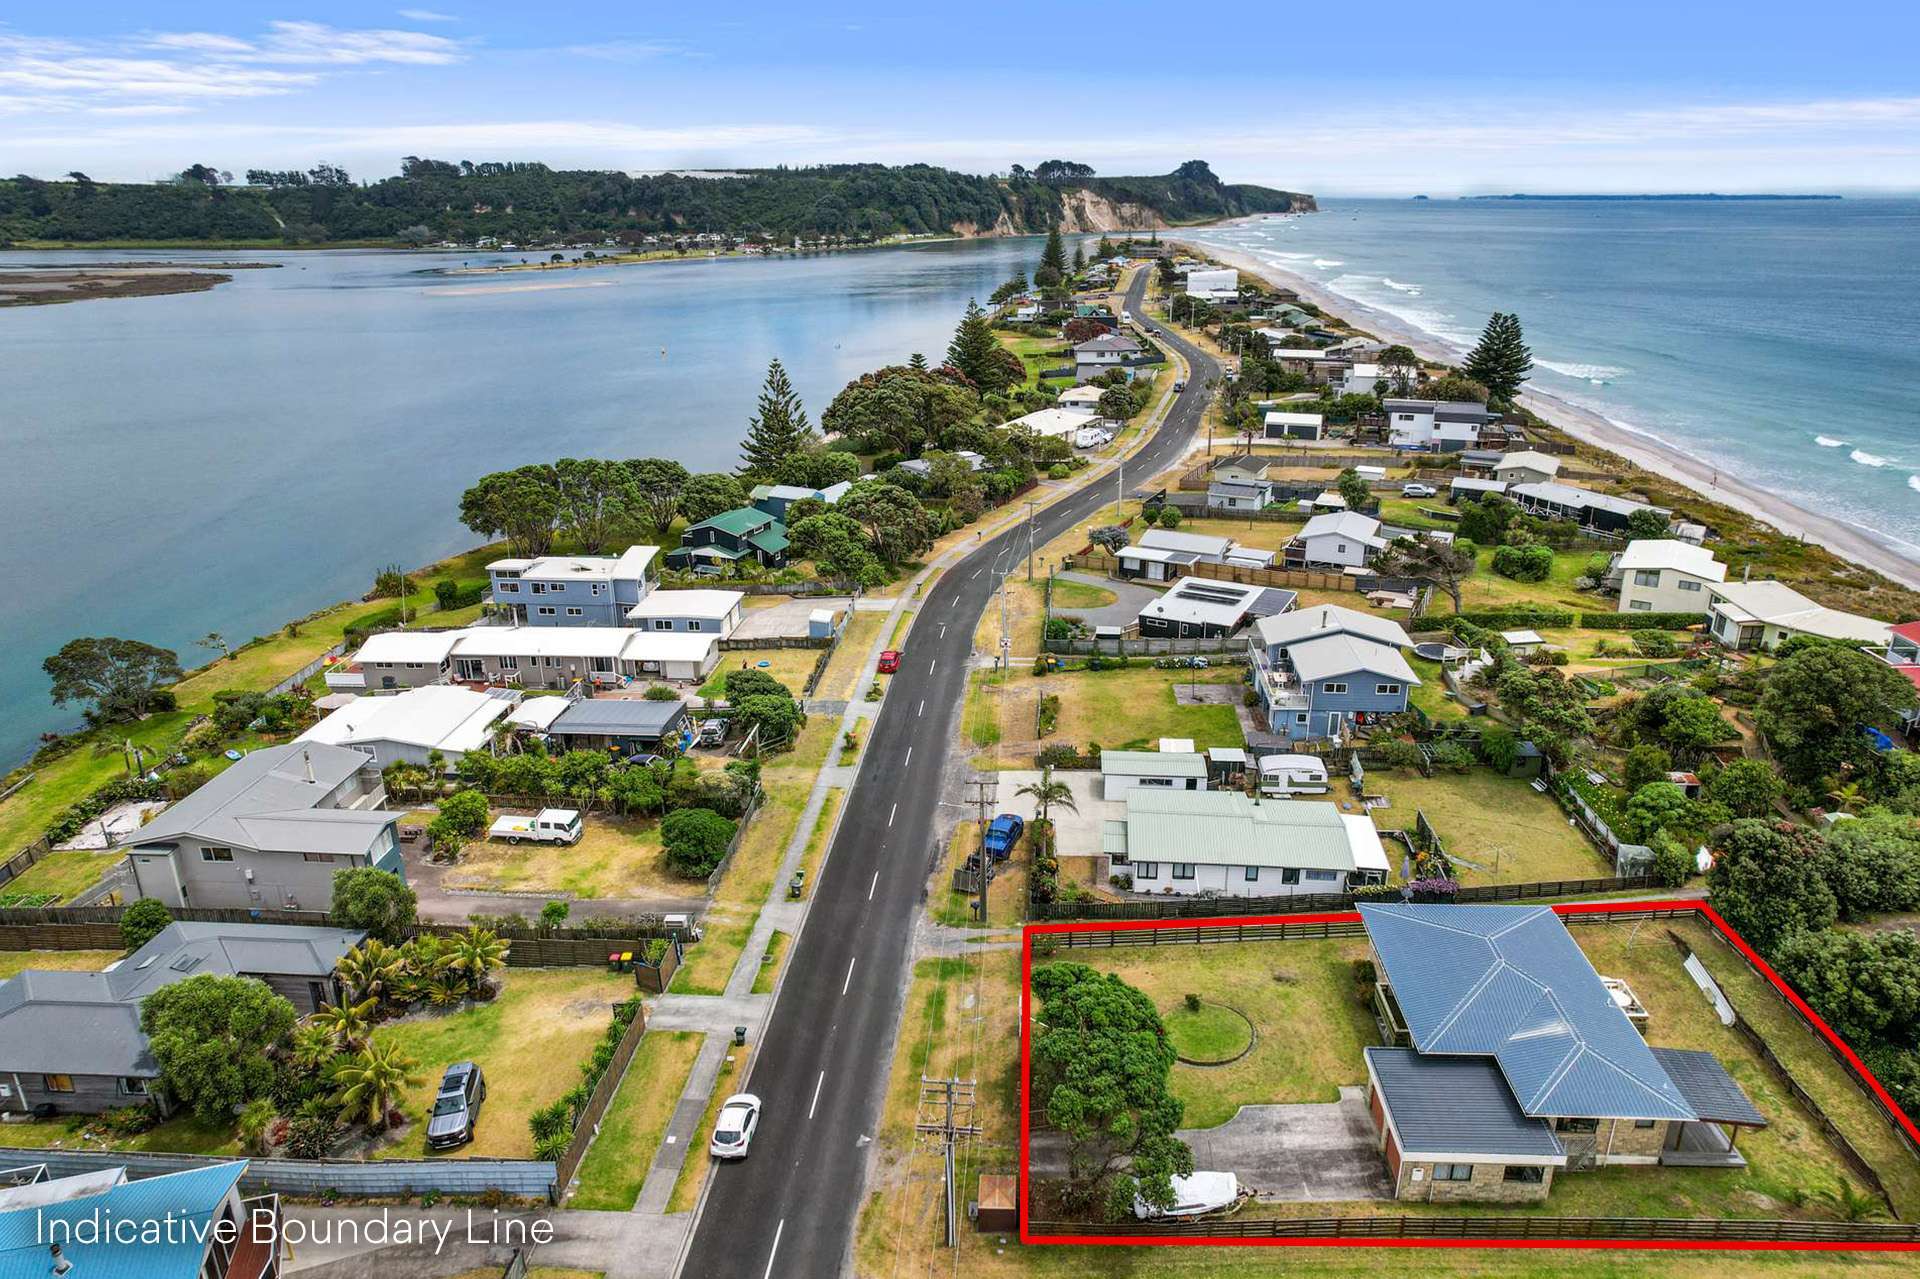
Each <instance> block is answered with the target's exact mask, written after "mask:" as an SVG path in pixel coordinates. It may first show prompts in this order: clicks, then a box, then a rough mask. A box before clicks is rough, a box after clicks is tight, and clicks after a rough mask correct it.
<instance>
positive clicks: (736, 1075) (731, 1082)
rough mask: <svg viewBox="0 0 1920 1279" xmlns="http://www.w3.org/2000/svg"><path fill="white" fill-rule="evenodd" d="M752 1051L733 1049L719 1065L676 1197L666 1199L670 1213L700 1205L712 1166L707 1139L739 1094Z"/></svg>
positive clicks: (675, 1181)
mask: <svg viewBox="0 0 1920 1279" xmlns="http://www.w3.org/2000/svg"><path fill="white" fill-rule="evenodd" d="M752 1051H753V1050H752V1048H751V1047H744V1048H733V1049H730V1050H729V1051H728V1053H727V1055H726V1058H725V1060H723V1061H722V1062H721V1063H720V1073H719V1074H718V1075H717V1076H715V1077H714V1081H713V1092H712V1093H711V1094H710V1095H709V1096H708V1097H707V1108H706V1109H705V1110H704V1111H702V1112H701V1114H700V1126H699V1127H698V1128H696V1129H694V1130H693V1134H694V1135H693V1140H691V1141H689V1142H688V1143H687V1153H686V1158H685V1160H684V1162H682V1163H681V1165H680V1174H679V1175H678V1176H676V1177H675V1178H674V1179H673V1193H672V1194H670V1195H668V1196H667V1211H668V1212H670V1213H672V1212H690V1211H692V1209H693V1206H694V1204H695V1203H697V1202H699V1199H700V1187H701V1185H702V1184H704V1183H705V1182H706V1179H707V1168H708V1166H709V1165H710V1164H711V1163H712V1160H710V1159H709V1158H708V1157H707V1136H708V1134H709V1133H711V1132H712V1131H713V1121H714V1119H715V1118H716V1117H718V1116H719V1114H720V1107H721V1106H722V1105H724V1104H725V1103H726V1100H727V1098H728V1097H731V1096H732V1095H733V1094H734V1093H735V1092H737V1091H739V1088H740V1080H742V1079H745V1078H746V1077H747V1059H748V1057H749V1055H750V1054H751V1053H752Z"/></svg>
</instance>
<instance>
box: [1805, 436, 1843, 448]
mask: <svg viewBox="0 0 1920 1279" xmlns="http://www.w3.org/2000/svg"><path fill="white" fill-rule="evenodd" d="M1813 442H1814V443H1815V444H1818V445H1819V446H1820V447H1821V448H1823V449H1843V448H1845V447H1847V442H1846V441H1845V440H1836V439H1834V438H1833V437H1832V436H1831V435H1816V436H1814V437H1813Z"/></svg>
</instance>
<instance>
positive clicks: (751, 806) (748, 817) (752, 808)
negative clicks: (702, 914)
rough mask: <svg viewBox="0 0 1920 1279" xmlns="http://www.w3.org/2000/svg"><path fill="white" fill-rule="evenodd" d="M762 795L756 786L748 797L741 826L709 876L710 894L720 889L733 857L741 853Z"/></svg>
mask: <svg viewBox="0 0 1920 1279" xmlns="http://www.w3.org/2000/svg"><path fill="white" fill-rule="evenodd" d="M762 793H763V792H762V791H761V789H760V788H759V787H758V786H755V787H754V788H753V794H751V795H749V796H747V806H746V808H745V809H744V810H743V811H742V812H741V814H740V823H739V825H737V826H735V827H734V828H733V838H732V839H730V840H728V841H727V851H726V852H724V853H722V854H721V855H720V864H719V865H717V866H715V867H714V868H713V871H712V873H711V874H709V875H708V876H707V891H708V892H709V893H711V892H713V890H714V889H716V888H718V887H720V877H721V876H722V875H724V874H726V873H727V866H728V864H729V863H731V862H732V861H733V855H734V854H735V853H737V852H739V851H740V841H741V840H743V839H745V838H746V837H747V824H748V823H749V822H751V821H752V820H753V815H754V813H755V812H756V811H757V810H758V809H759V807H760V798H761V795H762Z"/></svg>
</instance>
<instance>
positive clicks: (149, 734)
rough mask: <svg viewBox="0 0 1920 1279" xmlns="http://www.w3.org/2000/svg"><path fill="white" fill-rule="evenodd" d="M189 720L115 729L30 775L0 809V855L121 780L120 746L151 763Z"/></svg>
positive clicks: (158, 719)
mask: <svg viewBox="0 0 1920 1279" xmlns="http://www.w3.org/2000/svg"><path fill="white" fill-rule="evenodd" d="M192 719H193V716H192V715H191V714H190V713H188V712H186V711H168V712H165V713H163V714H157V715H149V716H148V717H147V718H146V719H143V720H141V721H140V722H139V723H138V724H117V725H115V726H114V728H113V731H112V733H111V734H110V735H109V736H107V737H104V738H100V739H97V740H93V741H83V742H81V744H80V745H79V746H78V747H76V748H75V749H73V750H71V751H69V752H67V753H66V754H65V755H62V756H60V757H59V758H58V759H55V760H51V761H49V762H47V763H46V764H43V765H41V766H40V767H38V768H37V769H35V771H34V776H33V780H32V781H30V782H28V783H27V784H26V785H25V786H22V787H21V788H20V789H19V790H17V791H15V792H14V793H13V794H12V795H11V796H9V797H8V798H7V800H6V801H5V802H4V803H0V851H4V853H5V855H7V856H12V855H13V853H14V852H15V850H17V849H21V848H24V847H26V846H27V845H28V844H30V843H32V842H33V841H34V840H36V839H38V838H40V835H41V833H42V832H43V831H45V830H46V828H47V824H48V823H49V822H51V821H53V819H54V818H56V817H58V816H59V815H60V814H61V813H62V812H63V811H65V810H66V809H67V808H69V807H71V806H72V805H74V804H76V803H78V802H79V801H80V800H82V799H84V798H86V797H87V795H89V794H90V793H92V792H93V791H94V790H96V789H98V788H99V787H101V786H104V785H106V784H107V783H108V782H110V781H113V780H114V779H115V778H119V777H125V776H126V775H127V768H126V764H125V762H124V759H123V757H122V755H121V749H120V748H121V743H122V742H123V741H131V742H133V744H134V745H136V746H143V747H145V748H146V749H147V751H148V755H147V758H148V759H149V760H151V759H153V758H154V757H155V756H156V755H160V754H164V753H165V752H166V751H168V750H170V749H171V748H172V747H173V744H174V743H175V742H176V741H178V740H179V737H180V734H181V733H183V732H185V731H186V727H187V725H188V724H189V723H190V722H191V721H192Z"/></svg>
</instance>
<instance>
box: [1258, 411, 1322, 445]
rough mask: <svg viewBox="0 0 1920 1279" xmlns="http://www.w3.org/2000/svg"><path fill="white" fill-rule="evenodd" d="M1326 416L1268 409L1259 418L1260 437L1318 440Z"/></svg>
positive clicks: (1320, 436) (1320, 437) (1268, 438)
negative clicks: (1265, 413)
mask: <svg viewBox="0 0 1920 1279" xmlns="http://www.w3.org/2000/svg"><path fill="white" fill-rule="evenodd" d="M1325 434H1326V418H1325V417H1323V416H1322V415H1321V414H1319V413H1282V412H1280V411H1279V410H1277V409H1274V410H1269V411H1268V413H1267V415H1266V416H1265V417H1264V418H1262V419H1261V420H1260V437H1261V438H1262V439H1267V440H1320V439H1323V438H1325Z"/></svg>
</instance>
